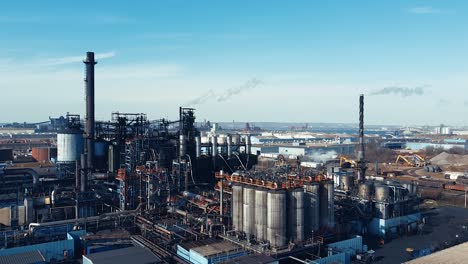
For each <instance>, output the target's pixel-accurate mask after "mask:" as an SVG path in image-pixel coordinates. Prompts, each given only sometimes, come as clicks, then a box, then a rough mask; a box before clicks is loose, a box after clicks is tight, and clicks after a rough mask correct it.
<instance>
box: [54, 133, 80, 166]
mask: <svg viewBox="0 0 468 264" xmlns="http://www.w3.org/2000/svg"><path fill="white" fill-rule="evenodd" d="M83 148H84V138H83V131H81V130H78V129H65V130H63V131H61V132H59V133H57V162H58V163H73V162H76V161H77V160H80V157H81V153H83Z"/></svg>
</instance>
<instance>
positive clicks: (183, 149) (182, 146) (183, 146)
mask: <svg viewBox="0 0 468 264" xmlns="http://www.w3.org/2000/svg"><path fill="white" fill-rule="evenodd" d="M186 153H187V140H186V139H185V135H179V157H180V158H184V157H185V154H186Z"/></svg>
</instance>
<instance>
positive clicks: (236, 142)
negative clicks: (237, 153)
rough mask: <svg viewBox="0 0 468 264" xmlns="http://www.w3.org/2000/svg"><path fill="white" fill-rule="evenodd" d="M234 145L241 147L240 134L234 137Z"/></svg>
mask: <svg viewBox="0 0 468 264" xmlns="http://www.w3.org/2000/svg"><path fill="white" fill-rule="evenodd" d="M232 144H233V145H239V144H240V135H239V134H234V135H232Z"/></svg>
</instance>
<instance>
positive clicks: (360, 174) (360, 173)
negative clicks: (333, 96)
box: [357, 94, 367, 182]
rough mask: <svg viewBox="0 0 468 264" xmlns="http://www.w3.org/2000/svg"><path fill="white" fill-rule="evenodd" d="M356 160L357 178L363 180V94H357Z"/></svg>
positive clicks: (364, 167) (364, 163)
mask: <svg viewBox="0 0 468 264" xmlns="http://www.w3.org/2000/svg"><path fill="white" fill-rule="evenodd" d="M357 160H358V167H359V171H358V180H359V182H363V181H365V179H366V170H367V166H366V156H365V152H364V95H363V94H361V95H360V96H359V150H358V155H357Z"/></svg>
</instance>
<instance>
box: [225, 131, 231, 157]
mask: <svg viewBox="0 0 468 264" xmlns="http://www.w3.org/2000/svg"><path fill="white" fill-rule="evenodd" d="M226 140H227V156H228V158H229V159H230V158H231V156H232V136H231V135H228V136H227V137H226Z"/></svg>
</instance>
